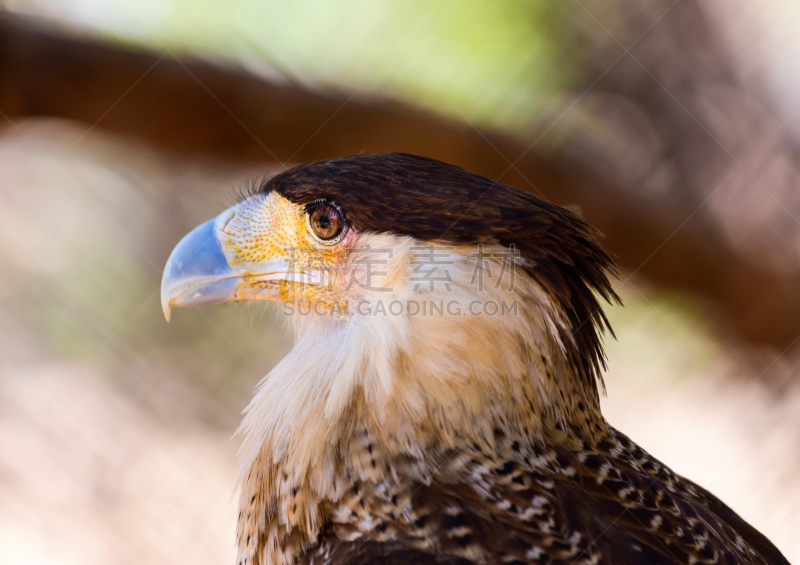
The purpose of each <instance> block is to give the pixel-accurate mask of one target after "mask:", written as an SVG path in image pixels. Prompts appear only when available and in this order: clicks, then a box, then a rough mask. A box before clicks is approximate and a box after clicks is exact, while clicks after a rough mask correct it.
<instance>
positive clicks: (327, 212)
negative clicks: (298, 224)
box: [308, 202, 344, 240]
mask: <svg viewBox="0 0 800 565" xmlns="http://www.w3.org/2000/svg"><path fill="white" fill-rule="evenodd" d="M308 219H309V224H310V226H311V229H312V230H313V232H314V235H316V236H317V237H318V238H319V239H321V240H330V239H334V238H335V237H336V236H338V235H339V234H341V233H342V230H343V229H344V219H343V218H342V215H341V212H340V211H339V208H337V207H336V206H334V205H333V204H329V203H325V202H322V203H319V204H317V205H315V206H314V207H313V208H311V209H310V210H309V211H308Z"/></svg>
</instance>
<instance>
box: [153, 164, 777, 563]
mask: <svg viewBox="0 0 800 565" xmlns="http://www.w3.org/2000/svg"><path fill="white" fill-rule="evenodd" d="M595 236H596V233H595V231H594V230H593V229H592V228H591V227H589V226H588V225H587V224H586V223H584V222H583V221H582V220H581V219H580V218H579V217H577V216H575V215H574V214H572V213H570V212H568V211H566V210H564V209H562V208H559V207H558V206H554V205H552V204H549V203H547V202H545V201H542V200H540V199H539V198H536V197H534V196H532V195H530V194H526V193H524V192H520V191H518V190H515V189H512V188H510V187H508V186H505V185H502V184H500V183H497V182H494V181H492V180H490V179H487V178H484V177H481V176H478V175H475V174H472V173H470V172H467V171H465V170H463V169H460V168H458V167H454V166H451V165H447V164H445V163H441V162H439V161H435V160H433V159H427V158H423V157H416V156H413V155H407V154H395V153H389V154H377V155H359V156H354V157H345V158H340V159H332V160H329V161H322V162H319V163H314V164H311V165H307V166H302V167H298V168H295V169H292V170H289V171H286V172H283V173H280V174H278V175H276V176H274V177H272V178H270V179H268V180H266V181H264V182H263V183H260V184H259V185H258V186H257V187H255V188H254V189H252V190H250V191H249V192H248V193H246V194H244V195H243V196H242V199H241V201H240V202H239V203H238V204H236V205H234V206H232V207H231V208H228V209H227V210H225V211H224V212H222V213H221V214H220V215H219V216H217V217H216V218H215V219H213V220H210V221H208V222H206V223H204V224H202V225H201V226H199V227H198V228H196V229H195V230H194V231H192V232H191V233H190V234H188V235H187V236H186V237H185V238H184V239H183V240H182V241H181V242H180V243H179V244H178V246H177V247H176V248H175V250H174V251H173V252H172V255H171V256H170V258H169V261H168V263H167V266H166V269H165V271H164V278H163V282H162V287H161V300H162V304H163V307H164V312H165V314H166V316H167V318H168V319H169V315H170V308H171V307H172V306H196V305H201V304H210V303H217V302H224V301H231V300H274V301H278V302H280V303H281V304H282V313H283V314H285V315H286V317H287V319H288V320H289V321H290V322H291V325H292V326H293V327H294V328H295V330H296V333H297V340H296V345H295V346H294V348H293V349H292V351H291V352H290V353H289V354H288V355H287V356H286V358H284V359H283V360H282V361H281V362H280V363H279V364H278V365H277V366H276V367H275V368H274V369H273V370H272V371H271V372H270V374H269V375H267V376H266V378H265V379H264V380H263V381H262V382H261V384H260V385H259V387H258V389H257V391H256V394H255V397H254V398H253V400H252V402H251V403H250V405H249V407H248V408H247V410H246V412H245V416H244V420H243V422H242V424H241V427H240V430H239V435H240V436H241V448H240V452H239V456H240V460H241V474H240V477H239V483H240V488H241V499H240V503H239V516H238V523H237V525H236V546H237V561H236V563H237V564H240V565H251V564H252V565H259V564H275V565H277V564H293V563H331V564H345V563H348V564H350V563H352V564H357V563H365V564H366V563H389V564H401V563H420V564H432V563H461V564H466V563H552V564H564V565H579V564H597V563H603V564H626V563H635V564H645V563H652V564H667V563H669V564H673V563H684V564H692V563H708V564H711V563H727V564H734V563H735V564H743V563H749V564H765V563H770V564H787V561H786V559H785V558H784V557H783V556H782V555H781V554H780V552H779V551H778V550H777V549H776V548H775V547H774V546H773V545H772V544H771V543H770V542H769V540H767V539H766V538H765V537H764V536H763V535H761V534H760V533H759V532H758V531H756V530H755V529H754V528H753V527H751V526H750V525H749V524H747V523H746V522H745V521H744V520H743V519H742V518H740V517H739V516H738V515H736V514H735V513H734V512H733V511H732V510H731V509H730V508H728V507H727V506H726V505H725V504H723V503H722V502H720V501H719V500H718V499H717V498H716V497H714V496H713V495H712V494H710V493H709V492H707V491H706V490H704V489H702V488H701V487H699V486H697V485H695V484H694V483H692V482H691V481H689V480H687V479H684V478H683V477H680V476H678V475H676V474H675V473H673V472H672V471H671V470H670V469H668V468H667V467H666V466H664V465H663V464H662V463H660V462H659V461H657V460H656V459H654V458H653V457H652V456H650V455H649V454H648V453H647V452H646V451H644V450H643V449H642V448H640V447H639V446H638V445H636V444H635V443H634V442H632V441H631V440H630V439H628V438H627V437H626V436H625V435H623V434H622V433H620V432H618V431H617V430H615V429H614V428H612V427H611V426H610V425H609V424H608V423H607V422H606V421H605V419H604V418H603V415H602V414H601V412H600V404H599V392H598V391H599V389H600V388H601V387H602V377H601V372H602V370H603V369H604V354H603V347H602V343H601V337H602V333H603V332H604V331H605V329H606V328H607V322H606V318H605V316H604V314H603V310H602V308H601V304H600V300H606V301H615V300H617V296H616V295H615V293H614V291H613V290H612V288H611V284H610V282H609V276H610V275H613V274H614V270H615V269H614V265H613V263H612V261H611V259H610V258H609V256H608V254H607V253H606V252H605V251H604V250H603V248H602V247H601V246H600V245H599V244H598V243H597V241H596V237H595ZM787 565H788V564H787Z"/></svg>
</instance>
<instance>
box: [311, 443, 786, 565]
mask: <svg viewBox="0 0 800 565" xmlns="http://www.w3.org/2000/svg"><path fill="white" fill-rule="evenodd" d="M460 455H461V457H460V460H461V461H464V460H465V458H464V457H463V453H462V454H460ZM466 459H467V462H466V463H463V464H462V465H461V467H460V468H459V469H455V470H454V469H453V468H449V469H444V470H443V471H442V475H441V480H438V481H434V482H433V483H431V484H430V485H420V484H417V485H408V486H407V488H408V489H409V492H408V493H407V496H406V497H405V498H406V499H407V500H410V503H409V506H408V507H406V508H405V509H404V510H402V509H400V508H397V507H392V505H391V503H390V502H391V498H387V499H386V500H385V501H383V502H382V503H381V504H375V503H374V501H373V502H372V503H370V504H368V506H370V505H374V507H375V508H376V509H377V508H378V507H380V510H376V511H375V512H374V513H373V518H374V521H371V525H370V526H369V527H367V528H366V529H362V530H361V531H360V532H358V534H357V535H353V533H354V532H357V531H358V527H354V526H353V525H352V524H351V525H350V526H349V529H345V530H340V531H335V530H333V529H332V530H330V531H329V532H327V533H326V535H325V536H323V538H322V539H321V540H320V543H319V544H318V545H317V547H315V548H313V549H311V550H310V551H309V552H308V553H307V554H306V556H305V557H304V559H303V562H304V563H309V564H310V563H329V564H336V565H343V564H355V563H364V564H366V563H396V562H397V563H399V562H403V563H421V564H429V563H430V564H433V563H547V564H551V565H586V564H598V563H600V564H612V563H613V564H619V563H624V564H629V565H645V564H651V565H653V564H655V565H674V564H690V563H703V564H716V563H721V564H722V563H727V564H729V565H734V564H737V565H738V564H748V565H767V564H772V565H788V562H787V561H786V559H785V558H784V557H783V556H782V555H781V554H780V552H779V551H778V550H777V549H776V548H775V547H774V546H773V545H772V544H771V543H770V542H769V541H768V540H767V539H766V538H765V537H764V536H762V535H761V534H760V533H758V532H757V531H756V530H755V529H753V528H752V527H751V526H749V525H748V524H747V523H746V522H745V521H744V520H742V519H741V518H740V517H739V516H737V515H736V514H735V513H734V512H733V511H732V510H730V509H729V508H728V507H727V506H725V505H724V504H722V503H721V502H720V501H719V500H718V499H716V498H715V497H714V496H713V495H710V494H709V493H708V492H707V491H705V490H703V489H701V488H700V487H697V486H696V485H694V484H693V483H691V482H689V481H686V480H685V479H683V478H682V477H679V476H678V475H676V474H674V473H673V472H672V471H671V470H669V469H668V468H667V467H665V466H664V465H662V464H661V463H660V462H659V461H657V460H656V459H654V458H652V457H651V456H650V455H649V454H647V453H646V452H645V451H644V450H642V449H641V448H640V447H639V446H637V445H636V444H635V443H633V442H632V441H630V440H629V439H628V438H627V437H625V436H624V435H622V434H620V433H618V432H616V431H615V430H613V429H611V430H610V432H609V434H608V436H606V437H605V438H604V439H603V440H601V441H600V442H599V443H598V444H596V445H594V446H592V447H588V446H587V447H586V449H585V450H568V449H566V448H557V447H544V446H542V447H540V448H536V447H534V448H532V449H531V450H525V449H523V450H520V451H517V452H516V453H515V454H514V455H511V456H509V457H508V458H506V459H503V460H501V459H498V457H497V456H496V455H494V454H487V453H481V452H473V453H470V455H469V458H466ZM459 474H460V476H461V480H458V478H457V477H458V475H459ZM355 490H356V491H357V492H366V491H367V490H368V487H366V486H365V487H362V488H360V489H355ZM401 498H403V497H401ZM361 502H362V500H357V499H354V500H353V501H352V503H353V504H360V503H361ZM345 539H349V540H351V541H345Z"/></svg>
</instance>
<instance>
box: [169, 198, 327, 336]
mask: <svg viewBox="0 0 800 565" xmlns="http://www.w3.org/2000/svg"><path fill="white" fill-rule="evenodd" d="M234 215H235V210H234V209H232V208H229V209H228V210H226V211H225V212H223V213H222V214H220V215H219V216H217V217H216V218H214V219H213V220H209V221H207V222H205V223H204V224H200V225H199V226H197V227H196V228H195V229H193V230H192V231H191V232H189V233H188V234H187V235H186V236H185V237H184V238H183V239H182V240H181V241H180V243H178V245H177V246H176V247H175V249H173V250H172V253H171V254H170V256H169V259H168V260H167V264H166V266H165V267H164V275H163V277H162V279H161V307H162V309H163V310H164V317H165V318H166V319H167V321H168V322H169V320H170V311H171V309H172V307H173V306H179V307H180V306H184V307H187V306H203V305H206V304H218V303H220V302H230V301H232V300H243V299H248V298H259V290H255V291H254V289H253V286H252V285H253V283H259V282H263V281H270V280H285V281H294V282H299V283H304V284H321V282H322V281H321V280H320V274H319V273H305V272H302V271H300V272H298V271H296V270H295V267H293V265H291V264H290V263H289V262H288V261H286V260H283V259H277V260H275V261H270V262H266V263H259V264H253V265H246V266H236V267H233V266H231V264H230V262H229V261H228V258H227V256H226V254H225V249H224V246H223V241H225V239H226V237H227V235H226V234H225V232H224V231H223V230H222V228H224V227H225V225H226V224H227V223H228V222H229V221H230V220H231V218H232V217H233V216H234ZM261 290H263V289H261ZM267 298H269V296H267Z"/></svg>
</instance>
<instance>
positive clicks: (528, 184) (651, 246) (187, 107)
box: [0, 15, 800, 347]
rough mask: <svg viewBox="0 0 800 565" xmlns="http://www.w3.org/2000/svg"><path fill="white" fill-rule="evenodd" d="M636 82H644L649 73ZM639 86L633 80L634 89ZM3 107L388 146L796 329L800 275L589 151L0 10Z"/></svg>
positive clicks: (236, 152) (253, 158)
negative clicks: (495, 187)
mask: <svg viewBox="0 0 800 565" xmlns="http://www.w3.org/2000/svg"><path fill="white" fill-rule="evenodd" d="M662 57H663V55H662ZM598 72H599V71H598ZM636 76H637V77H638V79H637V80H639V79H641V77H642V76H644V75H643V73H642V71H641V69H639V72H638V74H637V75H636ZM622 78H623V81H624V79H625V77H622ZM606 82H608V81H606ZM640 82H641V81H640V80H639V82H637V81H636V80H634V81H631V80H628V82H627V83H624V82H623V84H632V85H633V86H632V87H631V88H632V89H633V90H634V91H635V90H636V89H637V88H640V86H641V85H640ZM599 88H600V89H602V88H603V84H600V85H599ZM618 90H619V89H618ZM642 92H644V91H640V92H639V94H638V96H639V97H640V98H642V97H644V98H645V99H646V98H647V96H648V95H647V94H646V93H645V94H642ZM627 94H630V93H627ZM634 98H635V97H634ZM651 105H652V104H651ZM0 111H2V112H3V114H5V116H6V117H7V118H8V119H10V120H17V119H21V118H33V117H57V118H66V119H70V120H76V121H79V122H83V123H85V124H88V125H92V126H94V125H96V126H97V127H98V128H102V129H103V130H106V131H109V132H113V133H115V134H118V135H123V136H130V137H133V138H137V139H139V140H143V141H145V142H147V143H150V144H153V145H155V146H158V147H160V148H163V149H164V150H166V151H170V152H174V153H176V154H183V155H189V156H191V157H192V158H214V159H219V160H225V161H232V162H241V163H243V164H254V163H264V162H276V161H277V162H291V163H301V162H308V161H313V160H318V159H323V158H328V157H334V156H340V155H348V154H353V153H359V152H378V151H408V152H412V153H418V154H423V155H428V156H432V157H436V158H439V159H442V160H444V161H448V162H451V163H454V164H458V165H461V166H463V167H465V168H468V169H470V170H472V171H475V172H478V173H480V174H483V175H486V176H488V177H491V178H501V180H502V181H503V182H505V183H507V184H510V185H512V186H516V187H518V188H520V189H523V190H529V191H534V192H536V193H539V194H541V195H544V196H545V197H547V198H548V199H550V200H552V201H554V202H556V203H559V204H565V205H569V204H578V205H579V206H580V207H581V208H582V211H583V215H584V216H585V217H586V218H587V220H588V221H589V222H591V223H592V224H594V225H596V226H598V227H599V228H600V229H601V230H602V231H603V232H604V233H605V235H606V241H605V245H606V246H607V247H608V248H609V249H610V250H611V251H612V252H613V253H614V254H615V255H616V256H617V258H618V262H619V263H620V264H621V266H622V267H623V268H624V269H626V270H628V271H636V272H640V273H642V274H644V275H647V276H648V277H650V278H651V279H652V280H653V281H656V282H657V283H659V284H661V285H665V286H675V287H679V288H682V289H685V290H688V291H691V292H693V293H696V294H699V295H700V296H702V297H704V298H705V299H707V301H708V303H709V304H711V305H712V307H713V308H714V309H715V310H716V311H717V312H718V313H720V314H721V315H722V320H723V324H724V325H725V326H726V327H728V328H730V329H731V333H732V334H733V335H736V336H739V337H743V338H745V339H747V340H750V341H754V342H765V343H769V344H773V345H776V346H779V347H784V346H786V345H788V344H789V343H791V342H792V341H793V340H794V339H795V337H796V336H797V334H798V333H800V292H798V288H800V274H798V270H793V269H777V268H773V267H771V266H770V265H769V264H766V263H764V262H759V261H755V260H753V258H752V257H751V256H749V255H748V254H746V253H743V252H741V250H740V249H739V248H737V247H736V246H734V245H732V244H731V243H730V242H729V241H728V240H727V239H726V238H725V237H723V236H722V235H721V234H720V230H719V228H718V227H717V226H716V224H715V223H714V222H712V221H709V218H708V216H707V215H706V214H704V213H699V214H693V215H691V216H690V218H689V220H688V221H687V216H689V213H688V212H691V210H692V207H691V206H688V207H686V206H664V205H660V204H659V203H657V202H655V201H654V200H653V198H652V196H647V195H643V194H641V191H640V190H639V187H638V186H636V185H635V183H630V184H629V185H626V184H625V183H624V182H619V181H618V180H609V178H610V177H609V175H603V174H600V173H598V172H597V170H596V167H594V166H593V164H592V162H591V157H590V156H586V155H583V156H581V155H579V156H576V155H575V154H574V153H570V154H567V152H559V151H555V150H544V149H540V148H538V147H534V148H530V149H529V144H530V141H525V140H524V139H517V138H514V137H511V136H509V135H504V134H501V133H498V132H489V131H478V130H477V129H475V128H473V127H472V126H470V125H468V124H464V123H456V122H453V121H449V120H445V119H442V118H440V117H437V116H434V115H431V114H427V113H424V112H421V111H420V110H418V109H416V108H413V107H410V106H407V105H404V104H401V103H398V102H396V101H392V100H388V99H378V98H376V97H374V96H365V95H360V94H358V93H351V92H341V91H338V92H337V91H330V90H329V91H326V92H319V91H315V90H312V89H310V88H308V87H305V86H302V85H300V84H296V83H293V82H291V81H287V82H283V81H280V82H279V81H269V80H265V79H263V78H260V77H258V76H254V75H252V74H250V73H247V72H245V71H243V70H241V69H237V68H235V67H231V66H225V65H220V64H216V63H212V62H209V61H206V60H201V59H197V58H191V57H182V58H181V59H180V60H178V59H176V58H175V57H173V56H171V55H164V56H161V55H159V54H157V53H150V52H145V51H137V50H134V49H130V48H125V47H121V46H116V45H113V44H109V43H107V42H103V41H100V40H97V39H87V38H80V37H77V36H74V35H70V34H68V33H65V32H60V31H57V30H53V29H48V28H47V27H46V26H41V25H40V24H37V23H34V22H30V21H26V20H23V19H19V18H15V17H12V16H8V15H3V16H0ZM653 111H654V112H655V113H656V114H658V112H659V109H658V108H655V109H654V110H653ZM662 113H663V112H662ZM681 123H682V124H683V125H685V124H687V123H689V120H688V119H687V120H683V121H682V122H681ZM684 133H685V132H684ZM688 137H690V135H689V136H688ZM675 141H676V143H680V140H679V139H677V140H675ZM686 149H687V148H684V150H686ZM688 150H689V151H691V150H692V147H691V146H690V147H688ZM511 163H515V165H514V166H512V165H511ZM682 180H684V181H685V180H686V179H685V178H684V179H680V178H677V180H675V181H674V182H681V181H682ZM488 197H490V195H489V196H488ZM687 210H688V212H687Z"/></svg>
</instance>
